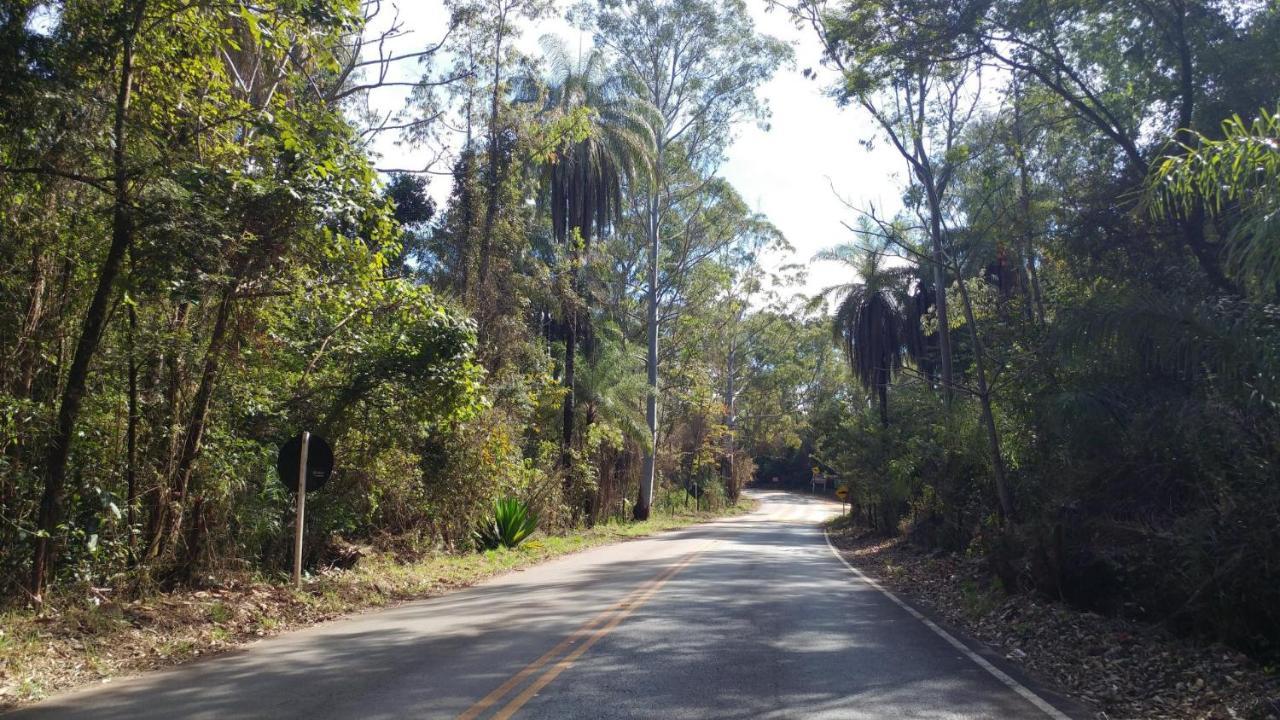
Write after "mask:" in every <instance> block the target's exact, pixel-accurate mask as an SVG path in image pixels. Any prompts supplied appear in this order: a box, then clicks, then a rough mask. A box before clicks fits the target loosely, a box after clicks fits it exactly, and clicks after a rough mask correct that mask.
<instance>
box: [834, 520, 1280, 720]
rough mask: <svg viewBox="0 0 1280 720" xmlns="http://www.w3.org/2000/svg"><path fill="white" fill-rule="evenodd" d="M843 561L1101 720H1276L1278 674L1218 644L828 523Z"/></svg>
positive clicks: (1279, 718)
mask: <svg viewBox="0 0 1280 720" xmlns="http://www.w3.org/2000/svg"><path fill="white" fill-rule="evenodd" d="M829 536H830V538H831V541H832V542H833V543H834V544H835V545H836V547H838V548H839V549H840V550H841V552H842V554H843V555H844V557H845V559H846V560H848V561H849V562H850V563H851V564H853V565H854V566H855V567H857V568H858V569H859V570H861V571H862V572H864V573H866V574H867V575H869V576H871V577H872V578H874V579H875V580H876V581H878V582H880V583H881V584H883V585H884V586H885V587H887V588H888V589H890V590H892V591H894V592H895V593H898V594H900V595H901V596H902V597H903V598H904V599H906V600H908V601H910V602H911V603H913V604H915V605H917V606H919V607H921V608H922V609H924V610H927V611H929V612H932V613H934V614H936V615H937V616H939V617H941V618H942V619H943V620H945V621H946V622H947V623H949V624H951V625H952V626H954V627H956V628H959V629H960V630H962V631H963V632H965V633H966V634H968V635H969V636H970V637H972V638H974V639H976V640H979V641H981V642H983V643H985V644H986V645H987V646H988V647H990V648H991V649H992V650H994V651H995V652H997V653H999V654H1000V655H1001V656H1003V657H1004V658H1006V659H1007V660H1009V661H1010V662H1012V663H1014V664H1015V665H1017V666H1019V667H1021V668H1022V669H1023V670H1024V671H1025V672H1026V673H1027V674H1028V675H1030V676H1032V677H1034V678H1035V679H1036V680H1037V681H1039V682H1041V683H1042V684H1043V685H1045V686H1046V687H1048V688H1056V689H1058V690H1061V691H1062V692H1063V693H1064V694H1068V695H1071V696H1074V697H1076V698H1080V699H1082V700H1084V701H1085V702H1086V703H1088V704H1089V705H1090V706H1091V707H1092V708H1093V709H1094V710H1095V711H1096V713H1097V717H1099V718H1106V719H1116V718H1142V719H1144V720H1148V719H1155V718H1171V719H1172V718H1177V719H1179V720H1182V719H1193V718H1194V719H1196V720H1280V672H1278V669H1277V668H1263V667H1260V666H1258V665H1257V664H1256V663H1254V662H1253V661H1252V660H1250V659H1249V658H1248V657H1246V656H1245V655H1243V654H1241V653H1239V652H1236V651H1234V650H1231V649H1229V648H1225V647H1223V646H1221V645H1204V644H1197V643H1195V642H1194V641H1191V640H1188V639H1184V638H1178V637H1174V636H1173V635H1171V634H1169V633H1168V632H1166V631H1164V630H1163V629H1161V628H1159V627H1153V626H1150V625H1143V624H1140V623H1135V622H1131V621H1126V620H1121V619H1116V618H1107V617H1102V616H1100V615H1098V614H1095V613H1091V612H1084V611H1081V610H1077V609H1074V608H1071V607H1068V606H1066V605H1063V604H1061V603H1055V602H1051V601H1048V600H1045V599H1043V598H1039V597H1035V596H1032V595H1010V594H1007V593H1005V592H1003V591H1002V590H1000V589H999V587H998V586H996V584H995V582H994V579H993V578H992V576H991V575H990V573H988V572H987V571H986V568H985V567H984V565H983V563H982V562H981V561H979V560H972V559H968V558H965V557H963V556H960V555H956V554H950V553H948V554H940V553H928V552H924V551H921V550H920V549H918V548H915V547H913V546H912V545H910V544H909V543H907V542H905V541H904V540H903V539H901V538H895V539H885V538H884V537H882V536H880V535H876V534H873V533H871V532H869V531H868V530H866V529H864V528H861V527H857V526H853V525H851V524H849V523H848V521H847V519H844V518H842V519H840V520H837V521H835V522H834V523H832V525H831V527H830V528H829Z"/></svg>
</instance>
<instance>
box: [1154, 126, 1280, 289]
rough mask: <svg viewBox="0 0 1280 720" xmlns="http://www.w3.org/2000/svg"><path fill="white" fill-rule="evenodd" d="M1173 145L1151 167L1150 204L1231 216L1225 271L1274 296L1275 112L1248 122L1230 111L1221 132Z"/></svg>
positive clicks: (1278, 216)
mask: <svg viewBox="0 0 1280 720" xmlns="http://www.w3.org/2000/svg"><path fill="white" fill-rule="evenodd" d="M1178 150H1179V152H1177V153H1174V154H1169V155H1166V156H1165V157H1164V158H1162V159H1161V160H1160V162H1159V163H1158V164H1156V166H1155V168H1154V169H1153V170H1152V176H1151V179H1150V180H1149V186H1150V191H1151V193H1152V195H1153V200H1154V203H1153V204H1152V207H1153V208H1155V209H1158V210H1161V211H1171V210H1172V211H1176V212H1179V213H1182V214H1191V215H1193V214H1195V213H1196V212H1198V211H1199V208H1201V207H1204V208H1206V209H1207V210H1208V211H1209V212H1210V213H1212V214H1214V215H1216V216H1222V215H1227V214H1231V215H1233V216H1235V218H1236V222H1235V223H1234V224H1233V225H1232V227H1231V230H1230V232H1229V234H1228V235H1227V239H1226V241H1227V262H1228V271H1229V272H1230V273H1231V274H1232V275H1234V276H1235V277H1236V278H1237V279H1238V281H1239V282H1240V283H1241V287H1243V288H1245V289H1246V290H1247V291H1248V292H1249V293H1250V294H1251V295H1255V296H1261V297H1264V298H1272V299H1274V298H1275V297H1276V296H1277V295H1280V194H1278V193H1277V188H1280V113H1271V112H1268V111H1267V110H1266V109H1263V110H1262V111H1261V114H1260V115H1259V116H1258V117H1257V118H1256V119H1254V120H1253V122H1251V123H1246V122H1245V121H1244V120H1243V119H1241V118H1240V116H1238V115H1237V116H1234V117H1232V118H1230V119H1228V120H1226V121H1225V122H1223V124H1222V138H1221V139H1213V138H1209V137H1205V136H1203V135H1198V134H1196V135H1194V136H1193V138H1192V140H1191V141H1190V142H1189V143H1188V144H1184V145H1181V146H1180V147H1179V148H1178Z"/></svg>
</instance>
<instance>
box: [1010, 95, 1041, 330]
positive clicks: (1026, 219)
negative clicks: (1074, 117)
mask: <svg viewBox="0 0 1280 720" xmlns="http://www.w3.org/2000/svg"><path fill="white" fill-rule="evenodd" d="M1021 89H1022V86H1021V84H1020V82H1018V81H1015V82H1014V85H1013V94H1014V99H1013V143H1014V151H1013V156H1014V158H1015V159H1016V160H1017V163H1018V211H1019V213H1020V214H1021V215H1022V217H1021V220H1020V222H1019V225H1020V226H1021V228H1022V262H1023V271H1024V272H1025V273H1026V282H1025V283H1023V287H1024V288H1025V292H1024V295H1025V296H1026V299H1027V313H1028V316H1029V317H1034V319H1035V321H1036V323H1037V324H1038V325H1040V326H1042V327H1043V326H1044V298H1043V296H1042V295H1041V294H1040V271H1039V270H1038V269H1037V268H1036V245H1035V232H1034V226H1033V225H1032V223H1031V171H1030V169H1029V168H1028V166H1027V140H1026V133H1025V132H1023V127H1022V91H1021Z"/></svg>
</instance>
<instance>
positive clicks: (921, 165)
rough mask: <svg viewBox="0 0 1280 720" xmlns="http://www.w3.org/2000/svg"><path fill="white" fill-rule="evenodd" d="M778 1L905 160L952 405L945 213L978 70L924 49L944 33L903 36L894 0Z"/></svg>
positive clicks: (840, 94)
mask: <svg viewBox="0 0 1280 720" xmlns="http://www.w3.org/2000/svg"><path fill="white" fill-rule="evenodd" d="M777 4H778V5H780V6H782V7H784V8H786V9H787V10H788V11H789V12H790V13H791V14H792V17H793V19H794V20H795V21H796V22H797V23H799V24H802V25H807V26H809V27H810V28H811V29H812V30H813V31H814V33H815V34H816V35H817V37H818V39H819V40H820V41H821V42H822V45H823V51H824V60H825V61H826V62H828V63H830V64H831V65H833V66H834V67H835V68H836V69H837V70H838V71H839V72H840V75H841V80H840V84H839V85H837V86H836V87H835V88H834V89H833V93H834V94H835V96H836V97H837V98H838V99H839V100H840V101H841V102H842V103H853V104H856V105H858V106H860V107H861V108H862V109H863V110H865V111H866V112H867V113H868V114H869V115H871V117H872V118H873V119H874V120H875V122H876V124H877V125H878V126H879V128H880V131H881V133H882V134H883V135H884V136H885V138H886V139H888V141H889V143H890V144H891V145H892V146H893V148H894V150H896V151H897V152H898V154H899V155H900V156H901V157H902V159H903V160H904V161H905V162H906V164H907V169H908V172H909V176H910V178H911V181H912V185H911V187H910V188H908V191H907V193H906V195H905V201H906V204H907V205H908V207H911V208H912V209H914V210H915V212H916V214H917V215H918V216H919V217H920V221H921V223H922V224H923V225H924V227H925V228H926V229H927V234H928V237H929V241H930V255H931V257H930V260H929V262H930V264H931V265H932V270H933V274H934V280H933V288H934V292H935V294H936V297H935V300H934V303H935V307H936V311H937V315H938V336H939V351H940V358H939V361H940V367H941V381H942V389H943V393H944V395H945V396H946V397H947V399H948V402H949V401H950V398H951V395H952V391H953V388H954V384H955V378H954V372H953V369H952V365H953V357H952V349H951V322H950V316H949V307H948V303H947V288H948V287H949V286H950V282H949V278H948V277H947V267H948V264H949V263H950V262H951V258H950V257H949V253H948V237H947V231H946V222H947V217H946V214H947V212H948V207H949V204H950V202H949V193H950V191H951V185H952V181H953V179H954V177H955V174H956V170H957V167H958V166H959V165H961V164H963V162H964V161H965V160H966V158H967V154H966V151H965V148H964V147H963V146H962V144H961V138H962V137H963V134H964V131H965V128H966V126H967V125H968V124H969V122H970V121H971V120H972V119H973V118H974V116H975V113H976V112H977V110H978V102H979V95H978V93H977V92H976V91H975V88H977V87H979V86H980V84H981V80H980V77H979V71H980V68H979V65H978V63H977V62H976V61H975V60H973V59H972V58H967V57H964V56H960V57H957V58H954V59H953V58H948V57H945V55H946V49H945V48H941V49H939V48H929V50H928V51H926V50H925V46H927V45H931V44H934V43H940V42H942V41H944V40H945V37H944V36H942V35H940V34H939V35H937V36H934V37H927V38H916V37H914V36H913V37H910V38H904V37H903V36H904V35H907V34H908V33H909V31H910V27H909V26H904V25H903V24H902V23H901V22H900V18H899V8H898V7H897V5H898V3H896V2H895V1H894V0H855V1H853V2H847V3H839V4H835V5H831V6H829V4H828V3H827V2H826V1H825V0H802V1H801V2H797V3H794V4H786V3H777ZM922 4H925V5H928V4H929V3H928V1H927V0H926V2H924V3H922ZM908 40H909V41H910V42H908ZM939 55H941V56H942V57H941V58H940V57H939Z"/></svg>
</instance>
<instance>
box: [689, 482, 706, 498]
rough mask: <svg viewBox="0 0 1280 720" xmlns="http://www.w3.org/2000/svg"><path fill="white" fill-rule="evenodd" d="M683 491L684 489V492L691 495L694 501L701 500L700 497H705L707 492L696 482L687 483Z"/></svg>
mask: <svg viewBox="0 0 1280 720" xmlns="http://www.w3.org/2000/svg"><path fill="white" fill-rule="evenodd" d="M684 489H685V492H687V493H689V494H690V495H692V496H693V497H694V499H701V498H702V496H703V495H705V494H706V492H707V491H706V490H703V489H702V486H701V485H699V484H698V483H696V482H691V483H688V484H687V485H685V486H684Z"/></svg>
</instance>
